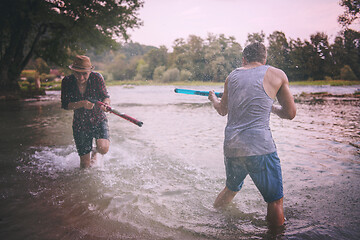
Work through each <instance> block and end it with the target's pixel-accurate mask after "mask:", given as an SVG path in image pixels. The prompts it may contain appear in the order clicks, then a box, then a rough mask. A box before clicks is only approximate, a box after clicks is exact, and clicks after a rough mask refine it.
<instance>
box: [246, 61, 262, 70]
mask: <svg viewBox="0 0 360 240" xmlns="http://www.w3.org/2000/svg"><path fill="white" fill-rule="evenodd" d="M262 65H264V64H263V63H260V62H251V63H246V64H244V65H243V66H242V67H241V68H243V69H251V68H256V67H259V66H262Z"/></svg>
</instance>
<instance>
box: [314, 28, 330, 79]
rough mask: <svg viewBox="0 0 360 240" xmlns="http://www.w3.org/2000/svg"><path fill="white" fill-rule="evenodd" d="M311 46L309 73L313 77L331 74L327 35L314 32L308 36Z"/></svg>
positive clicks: (319, 77) (320, 77) (318, 77)
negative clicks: (311, 54)
mask: <svg viewBox="0 0 360 240" xmlns="http://www.w3.org/2000/svg"><path fill="white" fill-rule="evenodd" d="M310 39H311V44H312V46H313V56H312V58H311V59H312V61H313V62H312V63H313V64H314V65H312V66H311V75H312V77H313V78H314V79H324V77H325V76H327V75H333V73H332V66H333V61H332V58H331V55H330V46H329V41H328V36H327V35H326V34H325V33H320V32H318V33H316V34H313V35H311V36H310Z"/></svg>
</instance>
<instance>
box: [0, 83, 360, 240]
mask: <svg viewBox="0 0 360 240" xmlns="http://www.w3.org/2000/svg"><path fill="white" fill-rule="evenodd" d="M183 88H193V89H199V90H200V89H201V90H209V89H212V88H214V87H206V86H203V87H183ZM358 88H359V86H352V87H329V86H323V87H296V86H292V87H291V91H292V92H293V94H299V93H301V92H317V91H318V92H323V91H327V92H331V93H336V94H341V93H352V92H354V91H356V90H357V89H358ZM173 89H174V87H173V86H132V87H129V86H113V87H109V89H108V90H109V92H110V95H111V98H112V106H113V107H114V108H116V109H118V110H120V111H122V112H124V113H126V114H128V115H130V116H132V117H135V118H137V119H139V120H141V121H143V122H144V125H143V127H141V128H139V127H137V126H136V125H134V124H132V123H130V122H128V121H126V120H124V119H122V118H119V117H117V116H115V115H112V114H109V115H108V116H109V126H110V132H111V146H110V150H109V153H108V154H107V155H105V156H103V157H102V158H100V159H99V160H100V161H99V163H98V165H97V166H96V167H94V168H91V169H87V170H81V169H80V168H79V158H78V156H77V153H76V151H75V147H74V143H73V140H72V130H71V123H72V112H71V111H65V110H62V109H60V102H59V101H60V93H59V92H48V94H47V95H46V96H45V97H42V98H40V99H29V100H26V101H22V102H6V103H0V110H1V115H0V120H1V126H0V134H1V136H2V138H1V140H0V143H1V144H0V149H1V151H0V172H1V174H0V187H1V192H0V203H1V205H0V239H275V238H277V239H359V238H360V231H359V225H360V204H359V203H360V202H359V200H360V188H359V182H360V165H359V164H360V149H359V141H360V108H359V107H360V103H359V101H342V100H331V99H330V100H327V101H323V102H314V103H297V109H298V111H297V116H296V118H295V119H294V120H292V121H289V120H282V119H280V118H278V117H277V116H275V115H272V116H271V128H272V131H273V137H274V139H275V142H276V143H277V148H278V154H279V157H280V159H281V164H282V168H283V180H284V194H285V198H284V210H285V216H286V228H285V230H283V231H282V232H280V233H277V235H276V234H275V233H273V232H271V231H269V230H268V228H267V225H266V221H265V215H266V203H264V201H263V200H262V197H261V195H260V194H259V192H258V191H257V189H256V187H255V185H254V184H253V183H252V181H251V180H250V178H249V177H248V178H246V180H245V184H244V187H243V189H242V190H241V191H240V193H239V194H238V195H237V196H236V197H235V199H234V201H233V202H232V203H231V204H230V205H229V206H228V207H226V208H225V209H221V210H220V209H219V210H216V209H214V208H213V207H212V204H213V201H214V199H215V198H216V196H217V194H218V193H219V192H220V191H221V190H222V188H223V187H224V184H225V170H224V164H223V152H222V143H223V138H224V127H225V124H226V117H221V116H219V115H217V113H216V112H215V110H214V109H213V108H212V106H211V104H210V103H209V101H208V100H207V98H206V97H201V96H192V95H183V94H175V93H174V92H173ZM215 90H216V91H222V89H221V87H215Z"/></svg>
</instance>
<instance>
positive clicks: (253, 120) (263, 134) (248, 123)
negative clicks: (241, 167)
mask: <svg viewBox="0 0 360 240" xmlns="http://www.w3.org/2000/svg"><path fill="white" fill-rule="evenodd" d="M268 68H269V66H267V65H261V66H257V67H254V68H250V69H244V68H239V69H236V70H234V71H233V72H232V73H231V74H230V75H229V77H228V122H227V126H226V128H225V141H224V151H225V156H227V157H240V156H253V155H263V154H268V153H272V152H274V151H276V147H275V144H274V141H273V139H272V136H271V131H270V127H269V120H270V112H271V107H272V105H273V102H274V100H273V99H272V98H270V97H269V96H268V94H267V93H266V92H265V90H264V87H263V80H264V76H265V74H266V72H267V70H268Z"/></svg>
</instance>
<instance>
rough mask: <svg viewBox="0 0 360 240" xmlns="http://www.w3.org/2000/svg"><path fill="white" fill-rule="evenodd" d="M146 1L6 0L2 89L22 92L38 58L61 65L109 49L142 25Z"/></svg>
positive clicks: (0, 8)
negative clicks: (20, 82)
mask: <svg viewBox="0 0 360 240" xmlns="http://www.w3.org/2000/svg"><path fill="white" fill-rule="evenodd" d="M142 6H143V2H142V1H141V0H126V1H117V0H103V1H93V0H67V1H63V0H16V1H14V0H2V1H0V88H1V90H3V91H17V90H18V89H19V85H18V83H17V80H18V78H19V76H20V73H21V71H22V70H23V69H24V67H25V66H26V64H27V63H28V62H29V60H30V59H31V58H33V57H35V58H37V57H41V58H42V59H44V60H45V61H46V62H52V63H55V64H59V65H64V64H67V63H68V59H69V57H70V56H71V54H72V53H74V54H76V53H83V52H85V50H86V49H89V48H90V47H94V48H96V49H106V48H108V47H109V46H111V45H116V44H117V43H116V42H115V40H114V37H122V38H123V39H125V40H126V39H128V34H127V30H128V29H129V28H133V27H137V26H139V25H141V22H140V20H139V18H138V17H137V11H138V10H139V8H140V7H142Z"/></svg>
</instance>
